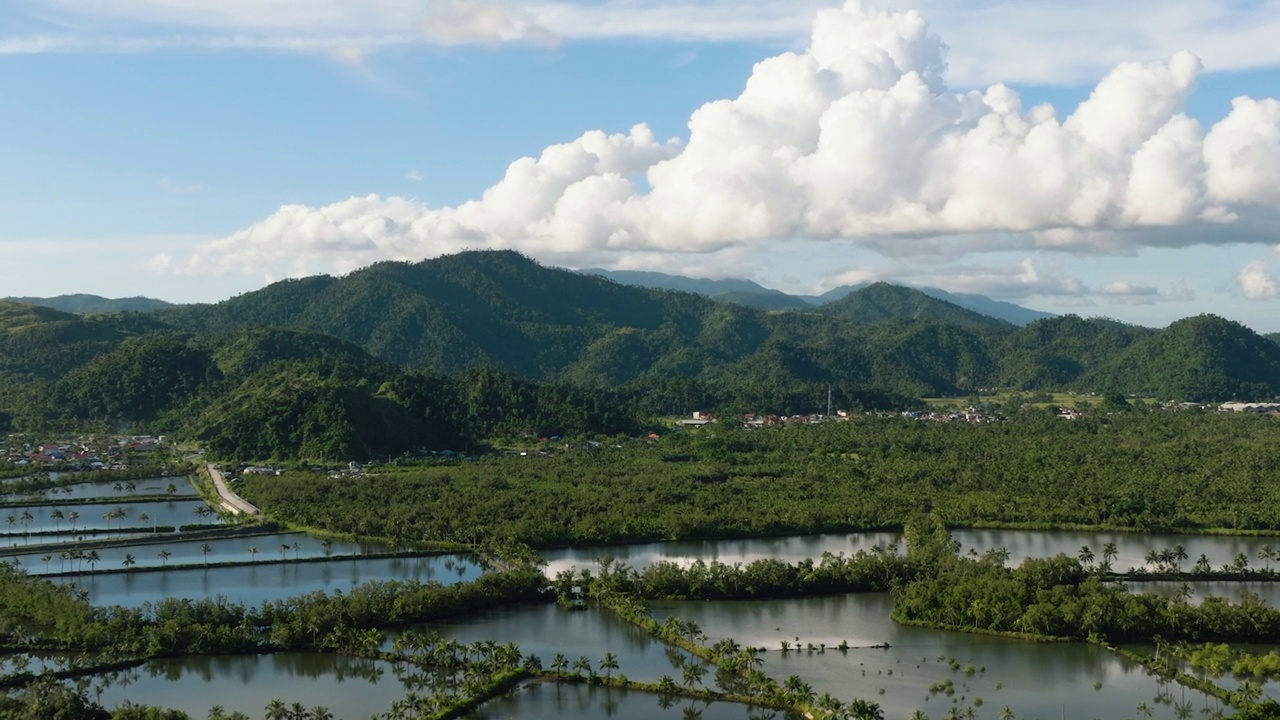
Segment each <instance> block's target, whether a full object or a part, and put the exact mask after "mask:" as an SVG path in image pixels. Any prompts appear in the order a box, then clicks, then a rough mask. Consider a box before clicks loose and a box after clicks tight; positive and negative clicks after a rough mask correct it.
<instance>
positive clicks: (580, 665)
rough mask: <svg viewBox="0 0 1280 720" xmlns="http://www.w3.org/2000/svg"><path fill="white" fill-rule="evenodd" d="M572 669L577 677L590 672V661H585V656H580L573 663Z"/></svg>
mask: <svg viewBox="0 0 1280 720" xmlns="http://www.w3.org/2000/svg"><path fill="white" fill-rule="evenodd" d="M573 669H574V670H577V671H578V674H579V675H581V674H582V673H585V672H590V671H591V661H590V660H588V659H587V656H586V655H580V656H578V659H577V660H574V661H573Z"/></svg>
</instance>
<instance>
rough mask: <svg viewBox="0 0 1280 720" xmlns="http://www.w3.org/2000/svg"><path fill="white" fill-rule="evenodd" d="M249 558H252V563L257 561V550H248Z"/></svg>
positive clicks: (253, 548)
mask: <svg viewBox="0 0 1280 720" xmlns="http://www.w3.org/2000/svg"><path fill="white" fill-rule="evenodd" d="M249 557H251V558H253V559H254V561H255V562H256V561H257V559H258V548H256V547H251V548H249Z"/></svg>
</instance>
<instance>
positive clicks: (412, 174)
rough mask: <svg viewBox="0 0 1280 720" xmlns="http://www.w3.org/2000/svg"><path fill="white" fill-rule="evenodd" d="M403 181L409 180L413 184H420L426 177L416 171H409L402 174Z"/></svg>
mask: <svg viewBox="0 0 1280 720" xmlns="http://www.w3.org/2000/svg"><path fill="white" fill-rule="evenodd" d="M404 179H405V180H411V181H413V182H422V181H423V180H425V179H426V176H425V175H423V174H422V173H420V172H418V171H417V170H410V171H409V172H407V173H405V174H404Z"/></svg>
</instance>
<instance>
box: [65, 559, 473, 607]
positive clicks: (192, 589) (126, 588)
mask: <svg viewBox="0 0 1280 720" xmlns="http://www.w3.org/2000/svg"><path fill="white" fill-rule="evenodd" d="M263 559H266V558H263ZM481 572H482V571H481V568H480V567H479V566H478V565H476V564H475V563H474V562H472V561H471V560H470V559H469V558H466V557H463V556H460V555H435V556H431V557H408V558H361V557H350V558H337V559H333V560H324V561H317V562H283V563H281V562H276V563H272V564H257V565H241V566H234V567H209V568H205V567H198V568H184V569H175V570H156V571H150V572H141V573H117V574H111V575H89V576H78V577H66V578H59V577H56V576H55V577H54V578H53V580H54V582H66V583H69V584H72V585H74V586H75V587H76V588H77V589H79V590H84V591H87V592H88V593H89V600H90V602H92V603H94V604H95V605H124V606H127V607H137V606H140V605H142V604H144V603H148V602H150V603H154V602H158V601H160V600H163V599H165V598H171V597H174V598H189V599H193V600H198V599H202V598H213V597H217V596H222V597H225V598H226V599H227V600H228V601H230V602H233V603H245V604H248V605H258V604H261V603H262V602H263V601H275V600H283V599H285V598H289V597H294V596H296V595H305V594H307V593H312V592H317V591H323V592H333V591H335V590H342V591H343V592H349V591H350V590H351V588H353V587H355V586H356V585H359V584H361V583H367V582H374V581H387V580H418V581H421V582H428V581H435V582H438V583H441V584H443V585H453V584H456V583H460V582H467V581H470V580H474V579H476V578H477V577H479V576H480V573H481Z"/></svg>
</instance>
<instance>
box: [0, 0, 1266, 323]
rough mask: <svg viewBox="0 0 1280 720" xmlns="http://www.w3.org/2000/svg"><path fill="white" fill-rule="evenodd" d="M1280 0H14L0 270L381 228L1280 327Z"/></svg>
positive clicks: (8, 36)
mask: <svg viewBox="0 0 1280 720" xmlns="http://www.w3.org/2000/svg"><path fill="white" fill-rule="evenodd" d="M1275 37H1280V0H1161V1H1160V2H1156V1H1155V0H1129V1H1128V2H1125V3H1115V2H1112V1H1111V0H1070V1H1068V0H916V1H915V2H908V1H906V0H865V1H860V0H848V1H847V2H843V3H841V2H839V0H829V1H820V0H112V2H109V3H106V2H101V1H100V0H12V1H11V2H6V3H4V4H3V8H2V9H0V263H3V264H2V265H0V267H2V268H3V273H2V274H0V278H2V280H0V282H2V283H3V285H0V296H4V295H13V296H51V295H58V294H65V293H74V292H87V293H95V294H99V295H105V296H108V297H123V296H134V295H146V296H151V297H158V298H162V299H165V300H169V301H173V302H214V301H218V300H221V299H225V298H227V297H231V296H233V295H236V294H240V293H243V292H247V291H251V290H254V289H257V288H260V287H263V286H264V285H266V284H268V283H270V282H274V281H278V280H281V279H284V278H289V277H298V276H303V275H309V274H316V273H329V274H342V273H347V272H350V271H352V270H354V269H357V268H359V267H362V266H365V265H368V264H370V263H373V262H378V261H381V260H413V261H416V260H421V259H424V258H430V257H436V256H439V255H441V254H448V253H453V252H458V251H461V250H465V249H486V248H504V249H505V248H513V249H516V250H519V251H521V252H523V253H525V254H527V255H529V256H531V257H534V258H536V259H538V260H539V261H541V262H543V263H544V264H547V265H556V266H562V267H571V268H587V267H603V268H609V269H631V270H635V269H643V270H657V271H663V272H671V273H677V274H685V275H691V276H697V277H713V278H720V277H745V278H749V279H752V280H755V281H757V282H759V283H761V284H763V285H766V286H768V287H774V288H778V289H781V290H784V291H787V292H793V293H804V294H810V293H817V292H822V291H825V290H828V289H831V288H833V287H836V286H838V285H842V284H848V283H855V282H867V281H873V280H887V281H891V282H897V283H900V284H907V285H919V286H933V287H940V288H943V289H946V290H949V291H953V292H970V293H980V294H984V295H988V296H990V297H994V298H997V299H1001V300H1007V301H1010V302H1015V303H1018V304H1021V305H1024V306H1027V307H1032V308H1036V309H1039V310H1045V311H1049V312H1055V313H1077V314H1081V315H1086V316H1093V315H1098V316H1107V317H1112V318H1116V319H1120V320H1124V321H1127V322H1133V323H1139V324H1143V325H1149V326H1155V327H1160V326H1164V325H1167V324H1168V323H1170V322H1172V321H1174V320H1177V319H1179V318H1182V317H1187V316H1191V315H1197V314H1200V313H1215V314H1218V315H1222V316H1224V317H1227V318H1230V319H1233V320H1238V321H1240V322H1243V323H1245V324H1246V325H1248V326H1250V327H1252V328H1254V329H1256V330H1259V331H1262V332H1275V331H1280V315H1277V312H1276V310H1277V309H1278V308H1280V101H1277V100H1275V99H1274V98H1276V97H1280V44H1277V43H1275V42H1274V38H1275Z"/></svg>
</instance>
